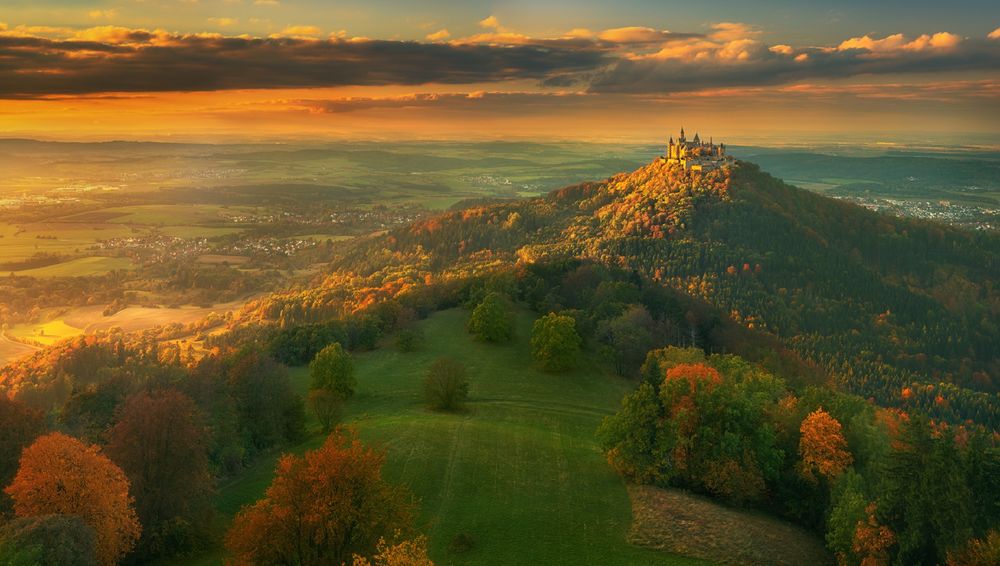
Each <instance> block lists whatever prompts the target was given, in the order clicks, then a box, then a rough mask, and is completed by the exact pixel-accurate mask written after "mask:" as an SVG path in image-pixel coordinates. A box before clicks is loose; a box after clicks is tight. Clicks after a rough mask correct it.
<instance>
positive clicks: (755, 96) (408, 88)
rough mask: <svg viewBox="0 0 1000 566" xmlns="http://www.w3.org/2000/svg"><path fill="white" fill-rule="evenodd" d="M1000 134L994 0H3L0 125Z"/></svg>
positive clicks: (30, 129) (52, 135) (987, 139)
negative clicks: (935, 0)
mask: <svg viewBox="0 0 1000 566" xmlns="http://www.w3.org/2000/svg"><path fill="white" fill-rule="evenodd" d="M681 124H683V125H685V126H687V127H688V128H689V129H692V130H693V129H698V130H701V131H704V132H711V133H713V134H715V135H716V136H717V137H723V136H741V137H743V138H744V139H746V140H751V141H764V142H766V141H768V140H772V141H775V142H777V141H781V140H786V139H795V138H803V139H805V138H810V137H817V136H819V137H822V136H843V137H857V138H858V139H868V140H870V141H878V140H880V139H883V138H884V139H887V140H889V141H892V139H894V138H898V139H901V140H902V139H921V137H922V136H923V137H928V138H931V137H935V136H936V137H942V136H945V137H947V136H952V137H958V136H960V135H963V134H969V135H970V137H969V138H968V139H970V140H971V139H975V140H977V141H976V143H983V144H998V145H1000V2H997V1H996V0H991V1H985V0H983V1H980V0H959V1H954V0H953V1H950V2H929V1H923V0H907V1H904V0H880V1H871V0H868V1H865V2H861V1H854V0H851V1H841V2H801V1H791V0H779V1H771V2H758V1H749V0H742V1H740V0H717V1H713V2H695V1H693V0H692V1H688V2H676V1H672V0H661V1H654V0H628V1H622V0H619V1H616V2H606V1H591V0H585V1H576V2H569V1H541V0H534V1H526V0H525V1H522V0H517V1H506V2H483V1H476V0H470V1H445V0H424V1H422V2H390V1H387V0H366V1H353V0H350V1H344V0H339V1H336V2H333V1H330V2H327V1H320V0H108V1H103V2H102V1H98V0H41V1H40V0H0V137H14V136H18V137H39V138H45V139H178V140H180V139H183V140H204V141H226V140H269V139H327V138H329V139H337V138H377V139H386V138H400V139H413V138H464V139H481V138H539V139H542V138H553V139H586V140H609V141H618V140H625V139H631V140H635V141H642V142H645V141H650V140H655V139H658V138H660V137H662V136H663V135H664V134H665V133H668V130H669V132H673V131H674V130H675V129H676V127H677V126H678V125H681Z"/></svg>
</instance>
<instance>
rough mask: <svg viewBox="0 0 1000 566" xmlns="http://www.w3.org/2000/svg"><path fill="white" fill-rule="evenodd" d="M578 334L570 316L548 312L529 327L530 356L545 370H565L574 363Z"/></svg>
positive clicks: (579, 341)
mask: <svg viewBox="0 0 1000 566" xmlns="http://www.w3.org/2000/svg"><path fill="white" fill-rule="evenodd" d="M581 343H582V340H580V335H579V334H577V332H576V321H575V320H573V318H572V317H569V316H563V315H558V314H556V313H549V314H547V315H545V316H543V317H541V318H539V319H538V320H536V321H535V324H534V325H532V327H531V356H532V357H533V358H534V359H535V362H537V363H538V365H539V366H540V367H541V368H542V369H543V370H545V371H565V370H568V369H570V368H572V367H573V366H575V365H576V362H577V358H578V357H579V355H580V345H581Z"/></svg>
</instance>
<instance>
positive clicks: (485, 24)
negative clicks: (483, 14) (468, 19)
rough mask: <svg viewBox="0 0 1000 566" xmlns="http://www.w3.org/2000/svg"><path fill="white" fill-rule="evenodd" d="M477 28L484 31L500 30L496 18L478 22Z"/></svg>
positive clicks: (492, 17)
mask: <svg viewBox="0 0 1000 566" xmlns="http://www.w3.org/2000/svg"><path fill="white" fill-rule="evenodd" d="M479 27H481V28H486V29H495V30H499V29H500V20H498V19H497V17H496V16H489V17H488V18H483V19H481V20H479Z"/></svg>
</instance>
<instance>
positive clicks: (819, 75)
mask: <svg viewBox="0 0 1000 566" xmlns="http://www.w3.org/2000/svg"><path fill="white" fill-rule="evenodd" d="M782 47H784V46H782ZM725 48H726V47H725V45H721V46H719V47H717V48H714V49H709V50H707V51H698V53H704V54H705V55H703V56H701V57H694V56H687V55H688V54H686V53H685V54H684V55H683V56H677V57H664V58H656V57H647V58H636V59H619V60H617V61H616V62H614V63H613V64H611V65H609V66H608V67H606V68H604V69H602V70H601V71H600V72H598V73H595V74H592V75H591V76H590V82H589V91H590V92H593V93H626V94H659V93H671V92H691V91H697V90H702V89H709V88H725V87H753V86H770V85H780V84H789V83H795V82H799V81H809V80H817V79H819V80H822V79H837V78H845V77H856V76H860V75H888V74H907V73H940V72H952V71H996V70H997V69H1000V42H997V41H985V40H966V41H965V42H963V43H962V44H961V45H960V46H957V47H955V48H954V49H948V50H933V49H925V50H907V49H898V50H895V51H892V52H884V53H880V52H873V51H871V50H868V49H860V48H859V49H853V48H852V49H832V48H831V49H818V48H808V49H799V50H791V49H789V52H787V53H782V52H776V51H772V50H771V49H769V48H768V47H767V46H764V45H762V44H748V45H746V46H744V47H741V49H743V50H744V51H745V52H746V55H745V57H743V58H742V59H740V58H734V59H726V58H724V57H722V56H721V55H720V53H722V50H723V49H725ZM739 54H740V52H736V53H728V54H726V55H736V56H738V55H739ZM564 80H565V79H564V77H553V78H549V79H546V81H545V82H546V83H547V84H550V85H552V86H559V85H560V84H561V83H563V82H564Z"/></svg>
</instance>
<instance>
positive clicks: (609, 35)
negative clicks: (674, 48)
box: [597, 26, 670, 43]
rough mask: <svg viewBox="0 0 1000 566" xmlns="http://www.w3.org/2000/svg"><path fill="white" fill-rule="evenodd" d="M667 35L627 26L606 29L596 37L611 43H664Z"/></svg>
mask: <svg viewBox="0 0 1000 566" xmlns="http://www.w3.org/2000/svg"><path fill="white" fill-rule="evenodd" d="M669 35H670V32H667V31H659V30H655V29H653V28H648V27H639V26H629V27H623V28H613V29H606V30H604V31H602V32H601V33H599V34H597V37H598V38H600V39H603V40H604V41H611V42H613V43H653V42H657V41H664V40H666V39H667V38H668V37H669Z"/></svg>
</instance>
